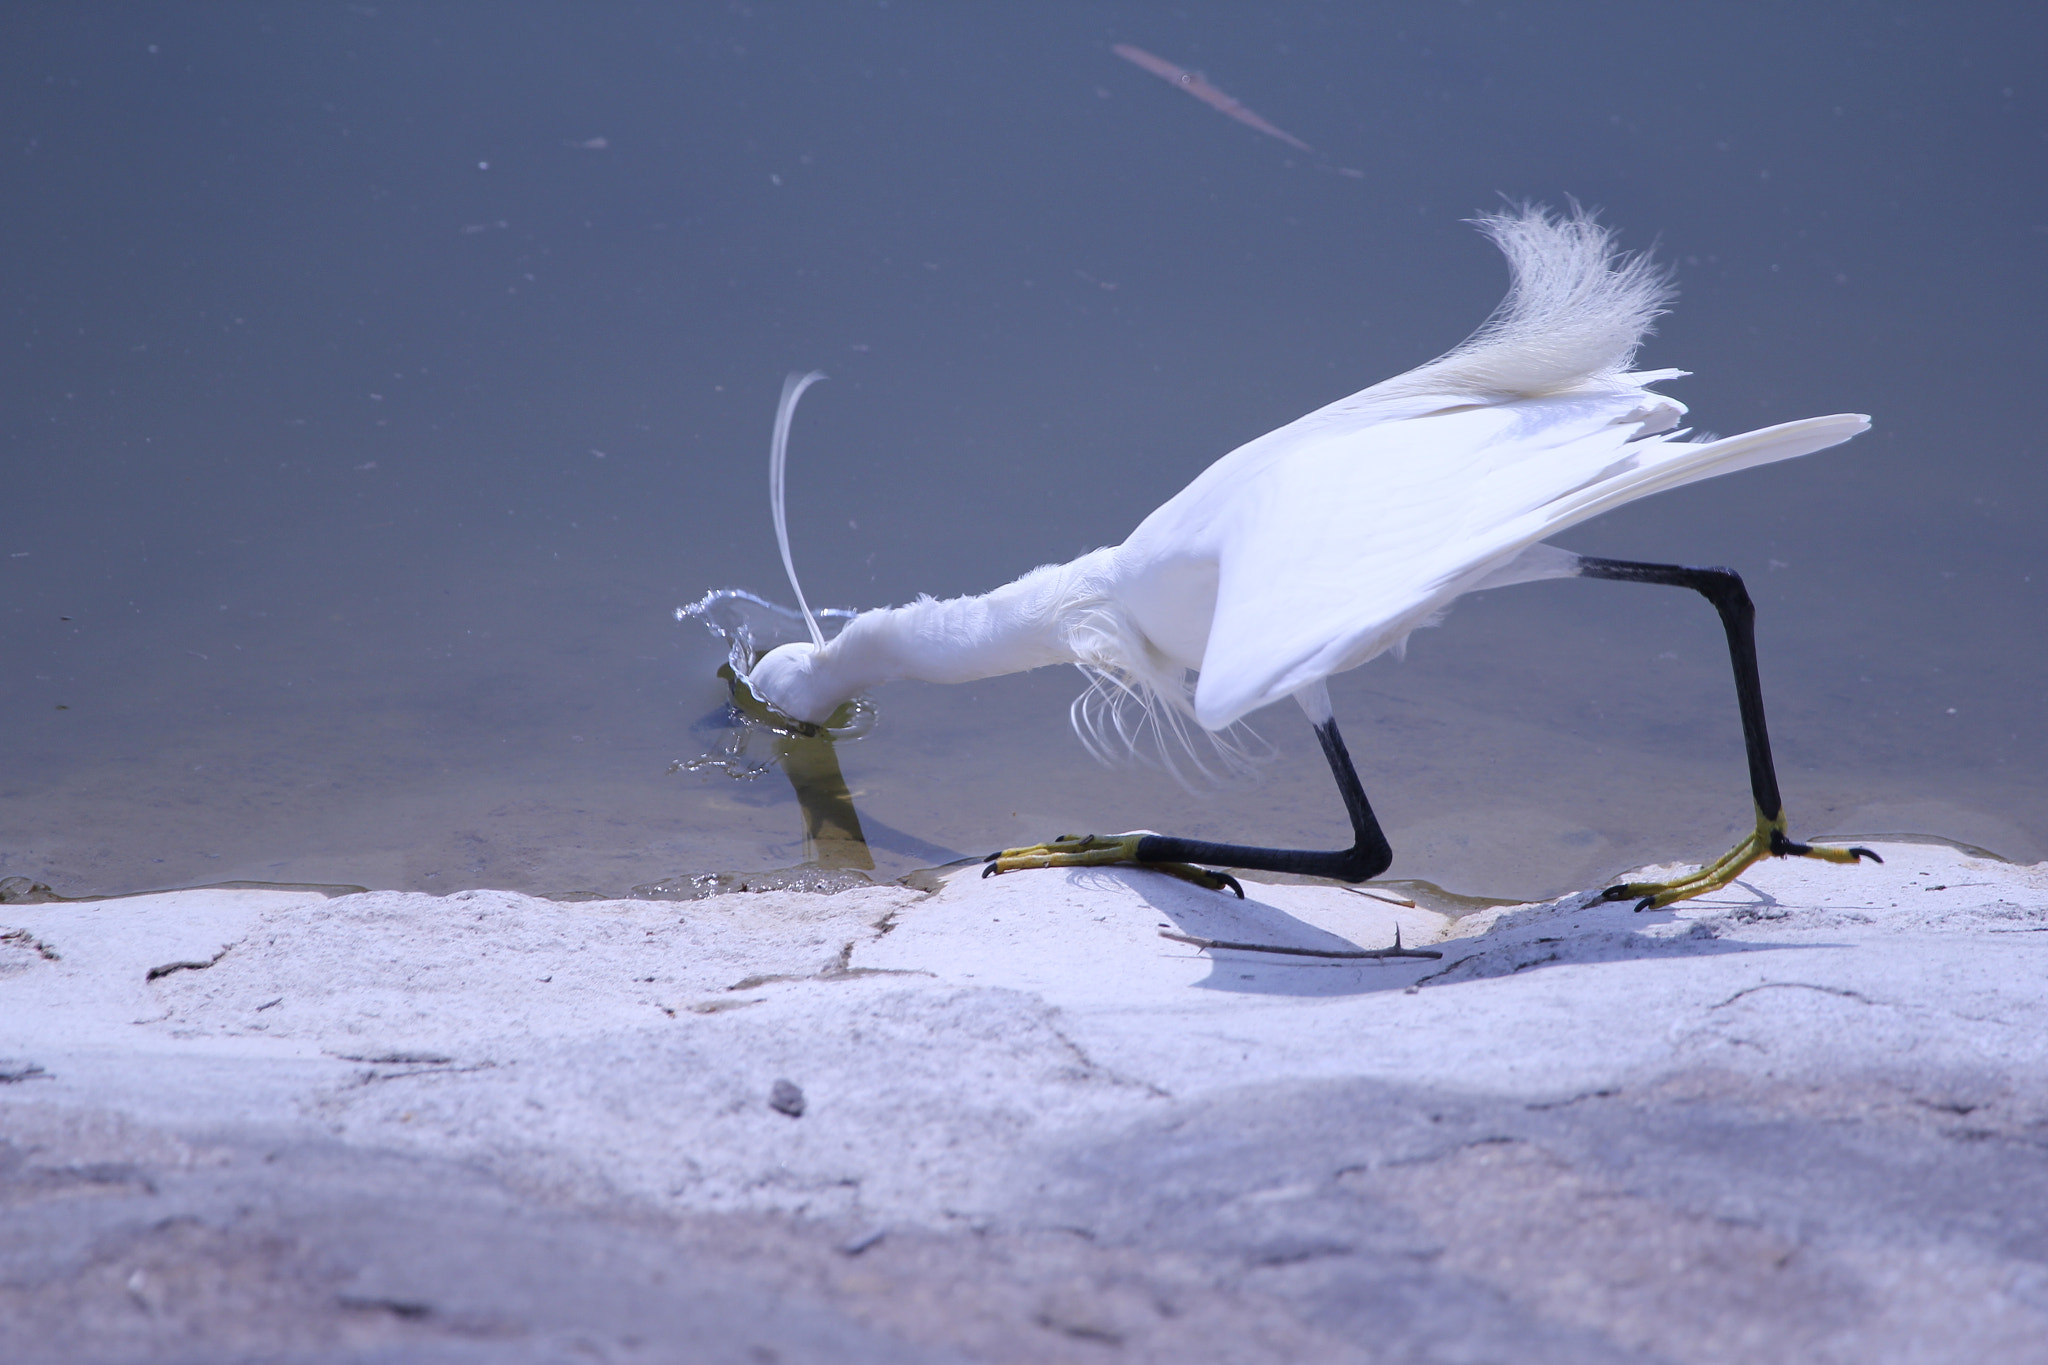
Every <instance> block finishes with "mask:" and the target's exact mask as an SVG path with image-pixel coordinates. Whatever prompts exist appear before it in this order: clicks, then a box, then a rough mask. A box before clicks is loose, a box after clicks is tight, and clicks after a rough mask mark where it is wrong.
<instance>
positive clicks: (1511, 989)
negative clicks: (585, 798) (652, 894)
mask: <svg viewBox="0 0 2048 1365" xmlns="http://www.w3.org/2000/svg"><path fill="white" fill-rule="evenodd" d="M1880 851H1881V852H1882V853H1883V854H1884V855H1885V857H1886V859H1887V863H1886V865H1885V866H1884V867H1882V868H1875V867H1867V866H1866V867H1859V868H1836V867H1823V866H1817V865H1808V864H1802V863H1788V862H1772V863H1767V864H1764V865H1760V866H1759V867H1757V868H1755V869H1753V870H1752V872H1751V874H1750V875H1748V876H1746V877H1745V878H1744V879H1743V880H1742V881H1741V882H1739V883H1738V884H1737V885H1735V886H1732V887H1730V888H1728V889H1727V891H1725V892H1723V893H1720V894H1718V895H1716V896H1713V897H1705V898H1701V899H1699V900H1696V901H1691V902H1686V903H1683V904H1681V905H1679V906H1677V907H1674V910H1673V911H1666V912H1652V913H1649V914H1643V915H1637V914H1634V913H1632V912H1631V911H1629V910H1628V909H1627V908H1626V907H1619V906H1590V905H1586V904H1583V900H1584V898H1583V897H1572V898H1567V899H1565V900H1563V901H1559V902H1552V903H1547V904H1543V905H1536V906H1523V907H1503V908H1495V909H1490V910H1484V911H1481V912H1479V913H1474V914H1466V915H1464V916H1463V917H1462V918H1452V917H1451V916H1450V915H1447V914H1442V913H1437V912H1435V911H1433V910H1432V909H1430V908H1429V907H1428V906H1427V905H1418V906H1414V907H1408V906H1399V905H1393V904H1389V903H1388V902H1386V901H1384V900H1379V899H1374V898H1372V897H1368V896H1361V895H1358V894H1356V893H1354V892H1350V891H1346V890H1342V889H1338V888H1334V887H1327V886H1306V885H1269V884H1261V883H1248V884H1247V891H1248V892H1249V893H1250V899H1249V900H1248V901H1245V902H1238V901H1236V900H1235V899H1234V898H1226V897H1220V896H1215V895H1211V894H1208V893H1204V892H1201V891H1198V890H1196V889H1195V888H1192V887H1189V886H1187V885H1185V884H1183V883H1180V882H1176V881H1172V880H1171V879H1168V878H1163V877H1156V876H1150V875H1147V874H1142V873H1137V872H1130V871H1122V870H1109V871H1089V872H1077V873H1071V874H1068V873H1024V874H1013V875H1010V876H1006V877H1002V878H998V879H994V880H990V881H982V880H980V879H979V878H978V877H977V876H975V875H974V874H973V873H972V872H969V873H968V874H967V875H964V876H956V877H954V878H952V879H951V880H950V881H949V882H948V883H947V884H946V885H945V886H944V887H943V888H942V889H941V890H940V891H939V892H937V893H936V894H934V895H931V896H925V895H923V894H921V893H919V892H916V891H911V890H908V889H905V888H900V887H886V888H871V889H863V890H856V891H851V892H844V893H841V894H838V895H833V896H822V895H805V894H802V893H795V892H766V893H756V894H744V895H730V896H723V897H717V898H714V899H711V900H707V901H698V902H689V903H680V904H679V903H669V902H638V901H625V902H620V901H598V902H582V903H567V904H564V903H556V902H550V901H544V900H538V899H534V898H531V897H526V896H521V895H515V894H512V893H505V892H491V891H477V892H465V893H460V894H458V895H455V896H450V897H441V898H436V897H429V896H423V895H415V894H405V893H388V892H387V893H369V894H364V895H354V896H345V897H340V898H337V899H333V900H329V899H326V898H324V897H322V896H320V895H318V894H315V893H304V892H257V891H213V892H186V893H173V894H169V895H164V896H152V897H137V898H133V899H128V900H115V901H101V902H85V903H65V904H42V905H13V904H10V905H6V906H0V1029H4V1036H5V1042H4V1044H0V1052H4V1053H5V1054H6V1058H7V1061H6V1065H5V1066H0V1077H5V1078H7V1083H5V1084H0V1139H4V1141H5V1143H6V1144H7V1145H6V1146H5V1147H0V1153H4V1154H5V1157H6V1160H5V1162H4V1163H0V1197H4V1198H5V1199H6V1200H7V1202H8V1203H9V1205H10V1206H11V1215H10V1216H11V1217H12V1218H13V1219H14V1220H15V1223H16V1226H17V1227H18V1228H19V1229H20V1230H21V1237H20V1239H18V1240H17V1243H16V1247H15V1249H14V1251H12V1252H11V1253H9V1254H7V1255H5V1256H4V1257H0V1266H4V1267H5V1269H4V1273H0V1304H4V1305H5V1309H4V1311H0V1322H12V1323H14V1324H16V1326H14V1327H12V1328H5V1327H0V1334H4V1333H6V1332H8V1331H13V1332H15V1333H16V1334H17V1335H16V1338H15V1340H14V1342H13V1343H12V1344H10V1345H9V1346H8V1350H7V1352H6V1353H7V1354H8V1357H9V1358H10V1359H22V1360H34V1359H60V1358H62V1359H81V1360H97V1359H106V1360H116V1359H143V1358H150V1352H151V1351H153V1350H157V1351H160V1350H161V1349H164V1348H166V1347H167V1344H169V1343H176V1342H183V1343H185V1344H186V1345H185V1346H181V1347H179V1349H188V1348H189V1349H190V1350H193V1351H197V1352H200V1353H201V1354H208V1353H210V1356H209V1358H215V1359H234V1358H242V1357H241V1356H237V1355H236V1354H235V1352H237V1351H240V1352H242V1353H243V1355H244V1356H249V1357H254V1356H261V1355H263V1354H264V1353H266V1352H271V1353H279V1352H282V1353H286V1354H287V1355H288V1358H292V1359H344V1358H346V1359H361V1358H378V1356H379V1353H384V1354H387V1355H388V1356H389V1358H392V1359H407V1360H411V1359H441V1358H447V1359H471V1358H476V1359H486V1358H488V1359H493V1360H497V1359H529V1358H531V1359H550V1358H554V1354H555V1353H558V1352H560V1351H563V1350H566V1349H568V1346H567V1345H565V1343H570V1342H572V1341H580V1342H584V1343H585V1345H584V1346H580V1347H577V1348H576V1349H586V1348H587V1349H588V1350H591V1351H596V1352H597V1353H598V1358H606V1359H619V1360H630V1359H648V1360H657V1359H671V1358H680V1357H677V1356H676V1355H675V1354H674V1352H673V1351H672V1350H671V1349H670V1346H672V1345H673V1343H674V1342H675V1341H677V1340H683V1339H687V1340H691V1341H698V1342H707V1343H708V1342H713V1341H717V1342H723V1343H726V1345H725V1346H721V1347H720V1348H719V1350H720V1351H721V1352H722V1351H725V1350H727V1348H728V1347H729V1349H730V1351H731V1352H732V1353H734V1354H732V1356H731V1358H734V1359H745V1358H747V1357H746V1356H745V1355H744V1353H743V1352H744V1351H745V1350H748V1349H752V1347H754V1346H760V1347H762V1348H763V1349H769V1350H773V1351H775V1352H777V1353H778V1354H779V1357H780V1358H781V1359H784V1360H800V1359H820V1360H825V1359H867V1358H875V1359H906V1360H907V1359H918V1358H925V1355H926V1354H929V1353H936V1354H929V1358H934V1359H937V1358H948V1357H949V1356H951V1357H955V1358H968V1359H976V1360H983V1359H986V1360H1005V1361H1007V1360H1019V1361H1023V1360H1034V1361H1035V1360H1073V1359H1098V1358H1099V1359H1104V1360H1109V1359H1119V1360H1162V1361H1164V1360H1276V1361H1278V1360H1303V1359H1316V1360H1324V1359H1327V1360H1354V1359H1355V1360H1409V1359H1436V1358H1471V1359H1489V1358H1501V1359H1515V1360H1524V1361H1544V1360H1558V1361H1592V1360H1616V1361H1621V1360H1650V1359H1660V1360H1681V1361H1702V1362H1705V1361H1716V1360H1725V1359H1731V1358H1736V1357H1738V1356H1739V1357H1740V1358H1743V1359H1746V1360H1762V1361H1770V1360H1786V1361H1794V1360H1798V1361H1815V1360H1818V1361H1833V1360H1841V1361H1845V1362H1846V1361H1859V1362H1861V1361H1885V1360H1900V1361H1905V1360H1929V1361H1942V1360H1971V1361H2005V1360H2013V1361H2021V1360H2032V1359H2037V1358H2038V1343H2039V1342H2040V1341H2043V1340H2048V868H2044V867H2036V868H2022V867H2014V866H2011V865H2007V864H2001V863H1997V862H1994V861H1989V860H1985V859H1980V858H1974V857H1971V856H1969V855H1968V854H1966V853H1964V852H1962V851H1960V850H1956V849H1952V848H1949V847H1946V846H1940V845H1931V844H1885V845H1880ZM1397 925H1398V926H1399V928H1400V931H1401V934H1402V937H1403V941H1404V942H1405V943H1407V944H1408V945H1409V946H1411V947H1430V948H1433V949H1435V950H1438V951H1441V952H1442V953H1443V957H1442V958H1441V960H1437V961H1427V960H1390V961H1366V962H1358V961H1348V962H1347V961H1327V960H1315V959H1302V958H1281V957H1275V956H1272V955H1261V954H1252V953H1245V952H1236V951H1226V950H1218V951H1214V952H1207V953H1204V952H1199V951H1197V950H1195V949H1192V948H1190V947H1187V946H1186V945H1184V944H1179V943H1175V942H1171V941H1168V940H1166V939H1163V938H1161V937H1160V933H1161V930H1162V929H1165V930H1170V931H1174V932H1181V933H1186V934H1191V935H1196V936H1201V937H1208V938H1221V939H1232V940H1242V941H1252V942H1262V943H1273V944H1277V945H1287V946H1308V947H1315V946H1322V947H1348V946H1363V947H1380V946H1384V945H1385V944H1387V943H1389V942H1391V941H1392V936H1393V933H1394V930H1395V927H1396V926H1397ZM167 966H175V967H176V969H175V970H170V971H162V970H160V969H163V968H165V967H167ZM152 972H155V973H157V974H156V975H155V976H154V977H152V975H151V973H152ZM784 1087H787V1088H786V1089H785V1088H784ZM793 1095H794V1096H797V1097H799V1098H798V1099H796V1100H792V1098H791V1097H792V1096H793ZM771 1101H779V1102H771ZM792 1111H794V1112H792ZM167 1220H168V1221H167ZM537 1276H540V1277H542V1278H548V1277H552V1278H550V1279H549V1283H550V1284H552V1285H554V1286H555V1287H554V1288H551V1289H548V1290H546V1291H545V1292H543V1291H541V1290H538V1289H536V1288H534V1284H535V1282H536V1277H537ZM657 1285H667V1286H671V1287H673V1286H677V1285H683V1286H690V1287H691V1288H689V1289H688V1290H687V1291H685V1290H681V1289H674V1288H670V1289H657V1288H655V1286H657ZM577 1286H580V1288H577ZM636 1286H637V1288H636ZM600 1304H602V1305H605V1307H604V1308H603V1311H599V1307H598V1305H600ZM60 1308H61V1311H60ZM679 1333H680V1334H682V1335H681V1336H680V1337H679V1336H678V1335H677V1334H679ZM295 1334H296V1335H295ZM771 1337H772V1338H773V1340H772V1341H771V1340H770V1338H771ZM237 1343H240V1344H237ZM634 1343H637V1344H634ZM665 1343H666V1344H665ZM38 1351H41V1352H42V1354H40V1355H39V1354H37V1352H38ZM702 1358H721V1356H720V1354H719V1353H718V1352H712V1353H710V1354H708V1355H705V1356H704V1357H702Z"/></svg>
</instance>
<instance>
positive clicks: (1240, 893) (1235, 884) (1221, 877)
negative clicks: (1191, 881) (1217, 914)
mask: <svg viewBox="0 0 2048 1365" xmlns="http://www.w3.org/2000/svg"><path fill="white" fill-rule="evenodd" d="M1209 875H1210V876H1212V877H1214V878H1215V879H1216V880H1217V881H1219V882H1222V883H1223V884H1224V885H1225V886H1227V887H1229V888H1230V889H1231V890H1232V891H1235V892H1236V893H1237V898H1238V899H1239V900H1243V899H1244V885H1243V884H1242V883H1241V882H1239V881H1238V880H1237V878H1235V877H1233V876H1231V875H1230V874H1229V873H1228V872H1211V873H1210V874H1209Z"/></svg>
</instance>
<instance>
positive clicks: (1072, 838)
mask: <svg viewBox="0 0 2048 1365" xmlns="http://www.w3.org/2000/svg"><path fill="white" fill-rule="evenodd" d="M1315 730H1316V738H1317V740H1319V741H1321V743H1322V746H1323V757H1324V758H1326V759H1327V760H1329V764H1330V772H1331V774H1332V775H1333V776H1334V777H1336V779H1337V790H1338V791H1339V792H1341V793H1343V796H1344V810H1345V812H1346V813H1347V814H1348V815H1349V816H1350V817H1351V835H1352V843H1351V847H1350V848H1347V849H1342V850H1339V851H1337V852H1327V853H1326V852H1319V851H1316V850H1313V849H1289V848H1253V847H1251V846H1249V845H1246V844H1213V843H1210V842H1208V841H1207V840H1204V839H1180V838H1175V837H1174V836H1172V835H1167V834H1149V833H1145V832H1142V831H1141V832H1138V833H1135V834H1112V835H1097V834H1079V835H1076V834H1067V835H1061V836H1060V837H1059V838H1057V839H1053V840H1050V841H1048V842H1046V843H1043V844H1035V845H1033V846H1031V847H1029V848H1006V849H1004V850H1003V851H1002V852H1000V853H991V854H990V855H989V856H988V858H987V859H986V860H985V861H986V862H987V863H988V866H987V867H986V868H984V869H983V870H982V875H983V876H984V877H989V876H994V875H995V874H996V873H998V872H1015V871H1020V870H1022V869H1024V868H1031V867H1100V866H1104V865H1107V864H1112V863H1134V864H1136V865H1138V866H1140V867H1149V868H1152V869H1154V870H1156V871H1160V872H1165V873H1169V874H1170V875H1173V876H1176V877H1180V878H1182V879H1184V880H1187V881H1191V882H1194V883H1195V884H1196V885H1198V886H1207V887H1210V888H1211V889H1213V890H1219V891H1220V890H1222V889H1224V888H1225V887H1228V888H1229V889H1230V890H1233V891H1235V892H1237V894H1238V895H1239V896H1242V895H1244V888H1243V887H1241V886H1239V885H1238V884H1237V879H1236V878H1235V877H1230V876H1226V875H1225V874H1223V873H1220V872H1210V871H1207V870H1205V869H1203V868H1200V867H1197V866H1195V864H1197V863H1210V864H1214V865H1216V866H1219V867H1235V868H1242V869H1244V870H1246V871H1255V872H1295V873H1299V874H1301V875H1303V876H1308V877H1330V878H1334V879H1335V880H1337V881H1342V882H1362V881H1365V880H1366V879H1368V878H1370V877H1377V876H1379V874H1380V873H1382V872H1384V871H1386V870H1387V865H1388V864H1389V863H1391V862H1393V861H1394V850H1393V849H1392V847H1390V846H1389V845H1388V843H1387V836H1386V835H1385V834H1384V833H1382V832H1381V830H1380V823H1379V820H1378V818H1377V817H1375V816H1374V815H1373V813H1372V803H1371V802H1369V801H1367V800H1366V798H1365V787H1364V785H1363V784H1362V783H1360V782H1359V780H1358V770H1357V769H1356V768H1355V767H1353V766H1352V763H1351V754H1350V751H1349V750H1347V749H1346V748H1345V747H1344V737H1343V736H1342V735H1340V734H1338V733H1337V722H1336V721H1335V720H1334V719H1332V720H1324V721H1321V722H1319V723H1318V724H1317V725H1316V727H1315Z"/></svg>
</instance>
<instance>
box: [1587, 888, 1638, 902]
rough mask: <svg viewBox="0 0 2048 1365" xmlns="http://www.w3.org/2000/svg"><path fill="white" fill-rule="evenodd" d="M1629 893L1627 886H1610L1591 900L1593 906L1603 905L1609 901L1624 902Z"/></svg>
mask: <svg viewBox="0 0 2048 1365" xmlns="http://www.w3.org/2000/svg"><path fill="white" fill-rule="evenodd" d="M1629 895H1630V892H1629V889H1628V887H1627V886H1610V887H1608V888H1607V889H1606V890H1605V891H1602V892H1601V893H1600V894H1599V895H1597V896H1595V897H1594V898H1593V904H1595V905H1605V904H1607V903H1608V902H1609V901H1625V900H1627V899H1628V898H1629Z"/></svg>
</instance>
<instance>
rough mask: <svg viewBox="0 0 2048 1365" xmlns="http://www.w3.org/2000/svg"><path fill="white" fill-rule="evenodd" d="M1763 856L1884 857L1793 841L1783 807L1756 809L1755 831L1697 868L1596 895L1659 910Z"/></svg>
mask: <svg viewBox="0 0 2048 1365" xmlns="http://www.w3.org/2000/svg"><path fill="white" fill-rule="evenodd" d="M1763 858H1818V859H1820V860H1821V861H1822V862H1824V863H1854V862H1860V861H1862V860H1863V859H1865V858H1868V859H1870V861H1872V862H1873V863H1881V862H1883V861H1884V859H1882V858H1880V857H1878V856H1877V855H1876V854H1875V853H1873V852H1871V851H1870V850H1869V849H1867V848H1828V847H1825V846H1822V845H1818V844H1801V843H1796V842H1794V841H1793V840H1791V839H1788V838H1786V837H1785V813H1784V812H1783V811H1779V812H1778V813H1777V815H1776V816H1767V815H1765V814H1764V813H1763V812H1761V811H1759V812H1757V817H1756V829H1755V831H1754V832H1752V833H1751V834H1750V835H1749V837H1748V838H1746V839H1744V840H1743V841H1742V842H1741V843H1739V844H1737V845H1736V846H1735V847H1734V848H1731V849H1729V850H1728V851H1727V852H1726V853H1724V854H1722V855H1721V856H1720V857H1719V858H1716V859H1715V860H1714V861H1713V862H1711V863H1708V864H1707V865H1706V866H1705V867H1703V868H1701V869H1700V870H1699V871H1697V872H1690V873H1687V874H1686V875H1685V876H1683V877H1674V878H1672V879H1671V880H1670V881H1668V882H1624V883H1623V884H1622V885H1620V886H1610V887H1608V888H1607V889H1606V890H1605V891H1602V892H1601V893H1600V899H1601V900H1603V901H1626V900H1633V901H1635V902H1636V909H1637V910H1661V909H1663V908H1664V907H1665V906H1667V905H1670V904H1671V903H1673V902H1674V901H1682V900H1686V899H1689V898H1690V897H1693V896H1700V895H1704V894H1706V893H1707V892H1709V891H1719V890H1720V889H1721V888H1722V887H1724V886H1726V885H1728V883H1730V882H1732V881H1734V880H1735V879H1736V878H1737V877H1739V876H1741V875H1742V873H1743V871H1744V869H1746V868H1748V867H1749V866H1750V864H1752V863H1754V862H1757V861H1758V860H1760V859H1763Z"/></svg>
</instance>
